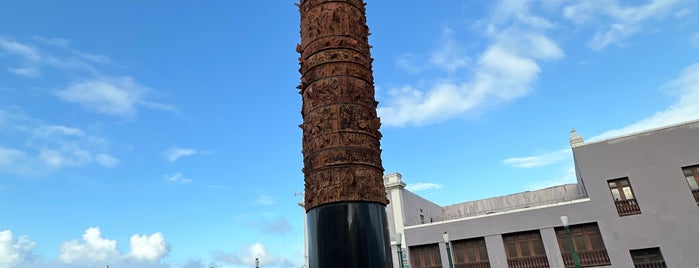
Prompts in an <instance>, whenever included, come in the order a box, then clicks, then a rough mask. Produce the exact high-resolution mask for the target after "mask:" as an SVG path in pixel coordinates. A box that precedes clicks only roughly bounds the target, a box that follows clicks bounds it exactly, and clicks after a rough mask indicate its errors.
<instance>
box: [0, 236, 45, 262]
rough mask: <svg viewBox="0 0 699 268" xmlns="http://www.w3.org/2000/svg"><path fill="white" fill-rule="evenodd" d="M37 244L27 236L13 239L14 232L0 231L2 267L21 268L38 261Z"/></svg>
mask: <svg viewBox="0 0 699 268" xmlns="http://www.w3.org/2000/svg"><path fill="white" fill-rule="evenodd" d="M35 248H36V243H34V242H33V241H31V240H29V239H28V238H27V237H26V236H20V237H19V238H18V239H14V238H13V237H12V231H10V230H4V231H0V267H21V266H22V265H26V264H29V263H31V262H33V261H34V260H35V259H36V256H34V254H33V250H34V249H35Z"/></svg>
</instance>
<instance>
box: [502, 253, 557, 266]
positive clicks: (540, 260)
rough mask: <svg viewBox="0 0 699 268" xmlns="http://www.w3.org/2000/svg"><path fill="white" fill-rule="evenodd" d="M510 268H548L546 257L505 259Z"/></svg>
mask: <svg viewBox="0 0 699 268" xmlns="http://www.w3.org/2000/svg"><path fill="white" fill-rule="evenodd" d="M507 266H508V267H510V268H549V260H548V259H547V258H546V256H534V257H522V258H514V259H507Z"/></svg>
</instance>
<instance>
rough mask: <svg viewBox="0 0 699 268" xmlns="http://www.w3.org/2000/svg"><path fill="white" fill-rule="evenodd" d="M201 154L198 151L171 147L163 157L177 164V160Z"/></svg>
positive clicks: (164, 152)
mask: <svg viewBox="0 0 699 268" xmlns="http://www.w3.org/2000/svg"><path fill="white" fill-rule="evenodd" d="M198 153H200V152H199V151H197V150H196V149H189V148H179V147H174V146H173V147H170V148H168V149H167V150H165V151H163V152H162V153H161V155H162V156H163V157H164V158H165V159H167V160H168V161H170V162H175V161H177V159H180V157H184V156H190V155H196V154H198Z"/></svg>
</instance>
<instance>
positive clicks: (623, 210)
mask: <svg viewBox="0 0 699 268" xmlns="http://www.w3.org/2000/svg"><path fill="white" fill-rule="evenodd" d="M614 204H615V205H616V211H617V212H619V216H626V215H633V214H641V208H640V207H638V203H636V199H627V200H616V201H614Z"/></svg>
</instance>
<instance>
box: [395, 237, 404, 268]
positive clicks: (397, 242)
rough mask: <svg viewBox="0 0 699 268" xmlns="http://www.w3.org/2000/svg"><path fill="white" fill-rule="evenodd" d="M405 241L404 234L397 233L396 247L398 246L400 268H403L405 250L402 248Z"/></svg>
mask: <svg viewBox="0 0 699 268" xmlns="http://www.w3.org/2000/svg"><path fill="white" fill-rule="evenodd" d="M402 241H403V234H402V233H396V245H397V246H398V260H399V261H400V262H399V263H398V267H400V268H403V248H402V247H401V246H402V245H401V244H402Z"/></svg>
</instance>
